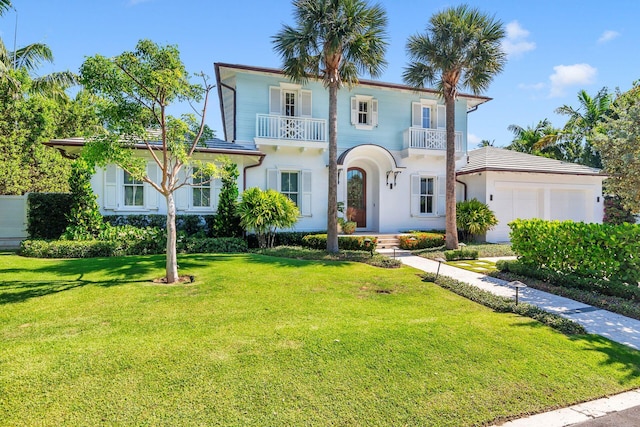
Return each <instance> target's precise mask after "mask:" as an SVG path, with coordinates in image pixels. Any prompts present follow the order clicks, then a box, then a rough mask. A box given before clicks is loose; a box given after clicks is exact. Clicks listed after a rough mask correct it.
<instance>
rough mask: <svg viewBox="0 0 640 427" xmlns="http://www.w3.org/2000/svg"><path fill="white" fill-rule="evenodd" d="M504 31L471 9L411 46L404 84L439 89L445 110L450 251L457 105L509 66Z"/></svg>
mask: <svg viewBox="0 0 640 427" xmlns="http://www.w3.org/2000/svg"><path fill="white" fill-rule="evenodd" d="M504 36H505V30H504V28H503V25H502V23H501V22H500V21H498V20H496V19H494V18H492V17H489V16H488V15H485V14H484V13H482V12H480V11H479V10H478V9H474V8H470V7H469V6H467V5H461V6H458V7H453V8H448V9H445V10H444V11H442V12H439V13H437V14H435V15H433V16H432V17H431V19H430V20H429V25H428V26H427V29H426V32H425V33H424V34H416V35H413V36H411V37H409V40H408V41H407V52H408V54H409V58H410V64H409V66H407V67H406V68H405V71H404V74H403V77H404V81H405V82H406V83H407V84H409V85H411V86H414V87H417V88H420V87H424V86H425V83H428V84H433V85H435V88H436V89H437V90H438V92H439V93H440V95H441V96H442V97H443V98H444V102H445V109H446V132H447V152H446V202H445V203H446V210H445V211H446V246H447V248H448V249H454V248H456V247H457V246H458V233H457V230H456V195H455V185H456V184H455V101H456V98H457V96H458V93H459V91H460V89H462V88H469V89H470V90H471V91H472V92H473V93H474V94H479V93H480V92H482V91H484V90H486V89H487V88H488V87H489V84H490V83H491V80H492V79H493V77H494V76H495V75H496V74H498V73H500V72H501V71H502V69H503V67H504V64H505V62H506V55H505V53H504V51H503V50H502V47H501V44H500V43H501V40H502V39H503V38H504Z"/></svg>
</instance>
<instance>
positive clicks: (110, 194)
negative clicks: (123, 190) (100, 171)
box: [103, 165, 118, 209]
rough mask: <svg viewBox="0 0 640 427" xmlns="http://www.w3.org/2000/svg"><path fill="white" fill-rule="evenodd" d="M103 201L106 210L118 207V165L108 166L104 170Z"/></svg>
mask: <svg viewBox="0 0 640 427" xmlns="http://www.w3.org/2000/svg"><path fill="white" fill-rule="evenodd" d="M103 201H104V203H103V205H104V208H105V209H116V208H117V207H118V169H117V168H116V165H107V167H105V169H104V194H103Z"/></svg>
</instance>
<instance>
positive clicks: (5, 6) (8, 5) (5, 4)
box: [0, 0, 13, 16]
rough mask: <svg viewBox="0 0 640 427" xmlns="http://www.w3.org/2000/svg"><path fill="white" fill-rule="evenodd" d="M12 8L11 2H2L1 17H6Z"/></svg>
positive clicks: (8, 0)
mask: <svg viewBox="0 0 640 427" xmlns="http://www.w3.org/2000/svg"><path fill="white" fill-rule="evenodd" d="M11 8H13V5H12V4H11V0H0V16H2V15H4V13H5V12H6V11H8V10H9V9H11Z"/></svg>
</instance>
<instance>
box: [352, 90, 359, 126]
mask: <svg viewBox="0 0 640 427" xmlns="http://www.w3.org/2000/svg"><path fill="white" fill-rule="evenodd" d="M351 124H352V125H356V124H358V100H357V99H356V97H355V96H352V97H351Z"/></svg>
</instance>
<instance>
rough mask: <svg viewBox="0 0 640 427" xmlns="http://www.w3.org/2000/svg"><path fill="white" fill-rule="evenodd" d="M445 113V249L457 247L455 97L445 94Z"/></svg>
mask: <svg viewBox="0 0 640 427" xmlns="http://www.w3.org/2000/svg"><path fill="white" fill-rule="evenodd" d="M444 102H445V109H446V113H447V124H446V125H447V169H446V201H445V214H446V218H445V221H446V222H445V230H446V234H445V245H446V247H447V249H456V248H457V247H458V228H457V225H456V133H455V131H456V129H455V123H456V121H455V114H456V112H455V108H456V105H455V98H454V97H453V96H451V95H445V100H444Z"/></svg>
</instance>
